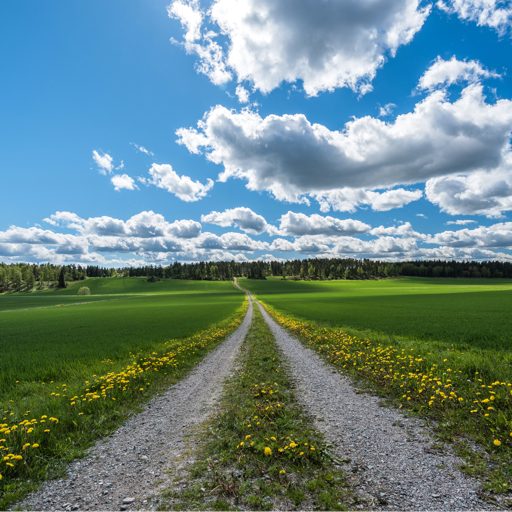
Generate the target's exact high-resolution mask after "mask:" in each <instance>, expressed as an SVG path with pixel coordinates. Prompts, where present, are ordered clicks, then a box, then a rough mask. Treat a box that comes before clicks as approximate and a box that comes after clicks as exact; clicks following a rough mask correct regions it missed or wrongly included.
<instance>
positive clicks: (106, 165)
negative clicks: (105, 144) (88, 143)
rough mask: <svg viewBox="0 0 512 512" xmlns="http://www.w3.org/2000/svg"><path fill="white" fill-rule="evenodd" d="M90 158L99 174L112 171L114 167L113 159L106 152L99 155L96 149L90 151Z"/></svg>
mask: <svg viewBox="0 0 512 512" xmlns="http://www.w3.org/2000/svg"><path fill="white" fill-rule="evenodd" d="M92 158H93V160H94V161H95V162H96V165H97V166H98V170H99V171H100V174H107V173H109V174H110V173H112V170H113V169H114V164H113V159H112V157H111V156H110V155H109V154H108V153H104V154H103V155H100V154H99V153H98V152H97V151H96V150H94V151H93V152H92Z"/></svg>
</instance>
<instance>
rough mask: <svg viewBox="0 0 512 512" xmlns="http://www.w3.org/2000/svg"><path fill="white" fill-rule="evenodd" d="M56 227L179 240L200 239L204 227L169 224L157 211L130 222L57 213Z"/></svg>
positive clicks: (190, 222)
mask: <svg viewBox="0 0 512 512" xmlns="http://www.w3.org/2000/svg"><path fill="white" fill-rule="evenodd" d="M44 220H45V222H49V223H50V224H52V225H54V226H55V225H59V226H64V227H68V228H71V229H75V230H77V231H78V232H80V233H81V234H82V235H85V236H87V235H98V236H101V237H137V238H152V237H177V238H196V237H198V236H199V235H200V233H201V224H200V223H199V222H196V221H193V220H176V221H174V222H172V223H169V222H167V221H166V220H165V217H164V216H163V215H161V214H159V213H154V212H153V211H145V212H141V213H138V214H137V215H134V216H133V217H131V218H129V219H128V220H127V221H126V222H125V221H123V220H120V219H114V218H112V217H107V216H103V217H90V218H89V219H82V218H80V217H79V216H78V215H76V214H74V213H71V212H57V213H56V214H54V215H51V216H50V218H49V219H44Z"/></svg>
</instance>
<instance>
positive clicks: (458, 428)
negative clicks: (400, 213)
mask: <svg viewBox="0 0 512 512" xmlns="http://www.w3.org/2000/svg"><path fill="white" fill-rule="evenodd" d="M264 307H265V308H266V310H267V311H268V312H269V313H270V314H271V315H272V316H273V318H274V319H275V320H276V321H277V322H278V323H280V324H281V325H282V326H283V327H285V328H286V329H287V330H288V331H289V332H291V333H292V334H294V335H295V336H297V337H298V338H299V339H300V340H302V341H303V342H304V343H306V344H307V345H309V346H310V347H312V348H313V349H315V350H316V351H317V352H319V354H320V355H322V356H323V357H324V358H325V359H326V360H327V361H329V362H330V363H331V364H332V365H333V366H334V367H336V368H337V369H338V370H340V371H341V372H343V373H345V374H348V375H351V376H353V377H356V378H358V379H362V381H363V382H364V383H366V385H367V386H368V387H369V388H370V389H373V390H374V391H375V392H376V393H377V394H378V395H379V396H381V397H389V398H391V399H392V400H393V402H394V403H396V404H397V406H399V408H401V409H404V410H406V411H409V412H411V413H414V414H419V415H421V416H424V417H427V418H429V419H432V420H435V424H436V427H435V428H436V431H437V435H438V436H439V439H440V440H441V441H442V442H450V443H452V444H453V447H454V448H455V450H456V452H458V453H459V455H461V456H462V457H463V458H464V459H465V460H466V464H464V465H463V466H462V467H461V469H462V470H463V471H465V472H467V473H470V474H473V475H474V476H476V477H478V478H479V479H480V480H482V481H483V483H484V487H485V489H486V490H488V491H492V492H494V493H507V492H510V491H511V490H512V381H511V380H510V379H509V380H507V379H503V380H501V379H496V372H495V369H493V368H492V367H490V366H489V364H490V361H489V360H487V359H486V358H481V357H479V354H478V353H475V352H469V353H465V352H463V351H461V350H460V349H458V348H445V350H442V351H439V350H436V351H434V350H432V348H431V346H430V344H429V343H428V342H424V343H423V344H421V343H415V344H414V347H411V343H410V340H403V339H400V338H396V337H395V338H392V339H389V338H388V339H384V336H383V335H380V337H379V338H378V339H371V338H364V337H359V336H357V335H356V333H355V332H354V331H352V332H350V333H348V332H346V331H343V330H340V329H336V328H327V327H323V326H319V325H317V324H314V323H311V322H305V321H300V320H298V319H296V318H290V317H288V316H284V315H283V314H281V313H279V312H277V311H275V310H273V309H272V308H270V307H269V306H267V305H265V304H264ZM385 341H387V343H386V342H385ZM391 341H392V342H393V343H391ZM401 341H402V342H404V343H402V344H401V343H400V342H401ZM497 364H498V363H497V361H496V365H497ZM468 441H469V442H468ZM471 442H476V443H477V444H478V445H479V446H480V447H482V448H484V450H485V451H482V450H479V449H474V446H472V444H471ZM488 498H489V496H488ZM491 499H492V497H491Z"/></svg>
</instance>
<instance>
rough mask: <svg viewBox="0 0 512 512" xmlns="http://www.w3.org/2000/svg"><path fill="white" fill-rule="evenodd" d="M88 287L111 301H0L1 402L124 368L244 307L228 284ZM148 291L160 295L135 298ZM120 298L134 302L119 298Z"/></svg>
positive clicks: (116, 282)
mask: <svg viewBox="0 0 512 512" xmlns="http://www.w3.org/2000/svg"><path fill="white" fill-rule="evenodd" d="M105 281H107V282H110V283H111V284H109V283H107V284H104V282H105ZM81 285H82V286H83V282H82V284H81ZM87 285H88V286H89V287H90V288H91V292H92V293H95V292H94V291H93V290H98V289H100V290H101V291H102V292H103V293H106V292H107V291H110V292H111V293H112V294H116V295H112V296H110V297H109V296H106V295H103V296H101V297H97V296H95V295H90V296H86V297H83V296H78V295H76V290H75V295H73V296H69V295H63V292H47V293H45V294H41V295H27V296H23V295H7V296H0V332H1V333H2V335H1V337H0V353H1V354H2V357H1V358H0V400H1V397H2V396H9V397H10V393H11V390H12V389H13V387H15V386H16V388H19V384H16V381H19V382H20V383H21V382H24V381H28V382H32V381H50V380H54V381H57V380H63V381H66V380H73V379H79V378H86V377H87V376H88V375H90V374H93V373H96V372H98V371H100V368H101V361H102V360H104V359H111V360H113V361H116V360H123V359H125V358H126V357H128V356H129V354H130V352H134V351H139V350H145V351H151V350H152V349H153V348H154V347H155V346H156V345H157V344H159V343H162V342H164V341H167V340H169V339H171V338H181V337H185V336H188V335H189V334H191V333H193V332H195V331H199V330H202V329H205V328H207V327H209V326H210V325H212V324H214V323H215V322H218V321H220V320H223V319H225V318H227V317H229V316H231V315H232V314H233V313H234V312H235V310H236V309H237V308H238V307H240V304H241V302H242V301H243V294H242V293H241V292H239V291H237V290H235V289H234V287H233V285H232V284H231V283H230V282H208V283H207V282H204V281H203V282H200V281H188V282H186V281H185V282H178V283H177V284H176V281H173V282H172V283H171V285H172V286H169V285H168V281H167V282H160V283H146V281H145V280H143V279H137V278H134V279H94V280H93V279H90V280H87ZM146 285H155V287H156V286H160V288H159V290H164V291H160V293H158V294H154V295H149V294H148V295H137V292H138V291H139V290H146V293H152V288H151V286H147V287H146ZM75 288H76V287H75ZM148 289H149V292H148V291H147V290H148ZM120 290H123V291H124V292H125V293H130V294H135V295H124V296H123V295H117V294H118V293H119V291H120ZM165 290H167V291H168V293H165ZM169 290H172V292H171V291H169ZM64 292H66V293H67V292H69V289H67V290H64Z"/></svg>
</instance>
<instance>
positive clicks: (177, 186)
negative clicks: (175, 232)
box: [139, 164, 213, 203]
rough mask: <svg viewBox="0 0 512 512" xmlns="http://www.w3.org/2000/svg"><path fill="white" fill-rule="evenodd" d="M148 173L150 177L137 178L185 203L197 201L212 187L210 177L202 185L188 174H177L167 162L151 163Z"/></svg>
mask: <svg viewBox="0 0 512 512" xmlns="http://www.w3.org/2000/svg"><path fill="white" fill-rule="evenodd" d="M149 174H150V175H151V179H145V178H139V181H140V182H141V183H144V184H145V185H147V184H151V185H156V186H157V187H158V188H163V189H165V190H167V192H170V193H171V194H174V195H175V196H176V197H178V198H179V199H181V200H182V201H186V202H187V203H188V202H194V201H199V200H200V199H202V198H203V197H205V196H206V194H207V193H208V190H210V189H211V188H212V187H213V181H212V180H211V179H208V181H207V183H206V184H205V185H203V184H202V183H200V182H199V181H192V179H191V178H189V177H188V176H179V175H178V174H177V173H176V172H175V171H174V170H173V168H172V166H170V165H168V164H162V165H158V164H153V165H152V166H151V169H150V170H149Z"/></svg>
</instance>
